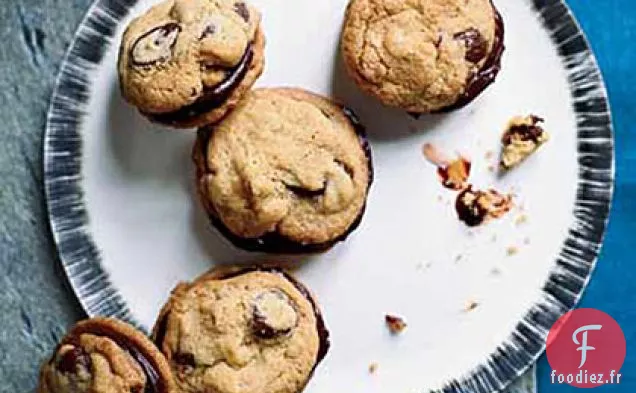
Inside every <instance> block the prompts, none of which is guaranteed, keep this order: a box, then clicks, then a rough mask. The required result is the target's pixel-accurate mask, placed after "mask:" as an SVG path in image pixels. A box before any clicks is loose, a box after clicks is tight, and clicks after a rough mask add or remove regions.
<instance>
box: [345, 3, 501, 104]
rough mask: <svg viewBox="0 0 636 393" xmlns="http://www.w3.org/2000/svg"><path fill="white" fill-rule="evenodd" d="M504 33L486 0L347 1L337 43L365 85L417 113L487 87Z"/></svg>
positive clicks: (351, 72) (460, 100) (465, 100)
mask: <svg viewBox="0 0 636 393" xmlns="http://www.w3.org/2000/svg"><path fill="white" fill-rule="evenodd" d="M503 35H504V28H503V22H502V18H501V15H500V14H499V13H498V12H497V10H496V9H495V7H494V5H493V4H492V2H491V0H417V1H389V0H351V2H350V3H349V6H348V8H347V11H346V16H345V23H344V27H343V31H342V37H341V49H342V54H343V58H344V63H345V68H346V69H347V71H348V73H349V75H350V76H351V77H352V78H353V80H354V81H355V82H356V83H357V84H358V86H359V87H360V88H361V89H362V90H363V91H365V92H367V93H368V94H371V95H373V96H375V97H376V98H378V99H379V100H380V101H382V102H383V103H384V104H386V105H389V106H394V107H398V108H402V109H404V110H406V111H407V112H410V113H411V114H414V115H419V114H422V113H431V112H442V111H449V110H452V109H457V108H460V107H463V106H465V105H466V104H468V103H469V102H471V101H472V100H473V99H474V98H475V97H477V96H478V95H479V94H480V93H481V92H482V91H483V90H484V89H486V87H487V86H488V85H490V84H491V83H492V82H493V81H494V80H495V77H496V76H497V73H498V72H499V69H500V64H501V56H502V53H503V49H504V44H503Z"/></svg>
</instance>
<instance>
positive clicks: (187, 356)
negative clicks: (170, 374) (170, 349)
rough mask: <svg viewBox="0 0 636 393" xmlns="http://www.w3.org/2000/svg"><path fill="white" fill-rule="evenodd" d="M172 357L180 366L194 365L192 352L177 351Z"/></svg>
mask: <svg viewBox="0 0 636 393" xmlns="http://www.w3.org/2000/svg"><path fill="white" fill-rule="evenodd" d="M172 359H173V360H174V362H175V363H176V364H178V365H179V366H185V367H194V366H195V364H196V363H195V362H194V355H193V354H191V353H176V354H175V355H174V356H173V357H172Z"/></svg>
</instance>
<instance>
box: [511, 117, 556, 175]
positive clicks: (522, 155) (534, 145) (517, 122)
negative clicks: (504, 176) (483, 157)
mask: <svg viewBox="0 0 636 393" xmlns="http://www.w3.org/2000/svg"><path fill="white" fill-rule="evenodd" d="M543 121H544V120H543V119H542V118H541V117H539V116H535V115H529V116H525V117H522V116H516V117H513V118H512V119H511V120H510V121H509V122H508V126H507V128H506V131H505V132H504V134H503V136H502V138H501V145H502V151H501V158H500V161H499V167H500V168H501V169H502V170H508V169H511V168H513V167H515V166H517V165H519V163H521V161H523V160H525V159H526V158H527V157H528V156H530V155H531V154H532V153H534V152H535V151H536V150H537V149H538V148H539V146H541V145H542V144H544V143H545V142H547V141H548V139H549V135H548V133H547V132H546V131H545V130H544V129H543V127H541V126H540V124H541V123H543Z"/></svg>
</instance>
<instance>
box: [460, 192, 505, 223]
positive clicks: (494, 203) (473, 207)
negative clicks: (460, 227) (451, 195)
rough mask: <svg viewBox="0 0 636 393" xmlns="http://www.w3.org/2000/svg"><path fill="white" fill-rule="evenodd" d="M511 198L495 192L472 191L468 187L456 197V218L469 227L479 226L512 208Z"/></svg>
mask: <svg viewBox="0 0 636 393" xmlns="http://www.w3.org/2000/svg"><path fill="white" fill-rule="evenodd" d="M512 205H513V204H512V196H510V195H503V194H501V193H499V192H498V191H496V190H492V189H490V190H487V191H481V190H473V188H472V186H468V187H466V188H465V189H464V191H462V192H460V193H459V194H458V195H457V199H456V200H455V210H456V211H457V216H458V217H459V219H460V220H461V221H463V222H464V223H465V224H466V225H468V226H469V227H474V226H478V225H481V224H482V223H484V222H486V221H487V220H489V219H491V218H499V217H501V216H503V215H504V214H506V213H507V212H508V211H509V210H510V209H511V208H512Z"/></svg>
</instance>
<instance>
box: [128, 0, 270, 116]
mask: <svg viewBox="0 0 636 393" xmlns="http://www.w3.org/2000/svg"><path fill="white" fill-rule="evenodd" d="M260 19H261V17H260V14H259V12H258V11H257V10H256V9H255V8H253V7H252V6H250V5H248V4H247V3H246V2H244V1H243V0H165V1H163V2H161V3H159V4H158V5H156V6H154V7H152V8H151V9H150V10H149V11H147V12H146V13H145V14H143V15H142V16H140V17H138V18H136V19H134V20H133V21H132V22H131V23H130V25H129V26H128V28H127V29H126V32H125V33H124V36H123V38H122V43H121V48H120V53H119V64H118V69H119V80H120V85H121V90H122V93H123V95H124V97H125V98H126V100H127V101H128V102H130V103H131V104H132V105H135V106H136V107H137V108H138V109H139V110H140V111H141V113H143V114H144V115H145V116H146V117H148V118H149V119H150V120H152V121H155V122H158V123H162V124H167V125H171V126H175V127H183V128H187V127H198V126H202V125H205V124H210V123H214V122H216V121H218V120H219V119H221V118H222V117H223V116H224V115H225V114H226V113H227V112H228V111H229V110H230V109H232V108H233V107H234V106H235V105H236V104H237V102H238V101H239V100H240V99H241V97H242V96H243V95H244V94H245V93H246V92H247V91H248V90H249V89H250V87H251V86H252V85H253V84H254V82H255V81H256V79H257V78H258V77H259V76H260V74H261V72H262V71H263V64H264V57H263V52H264V46H265V38H264V36H263V32H262V30H261V27H260Z"/></svg>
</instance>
